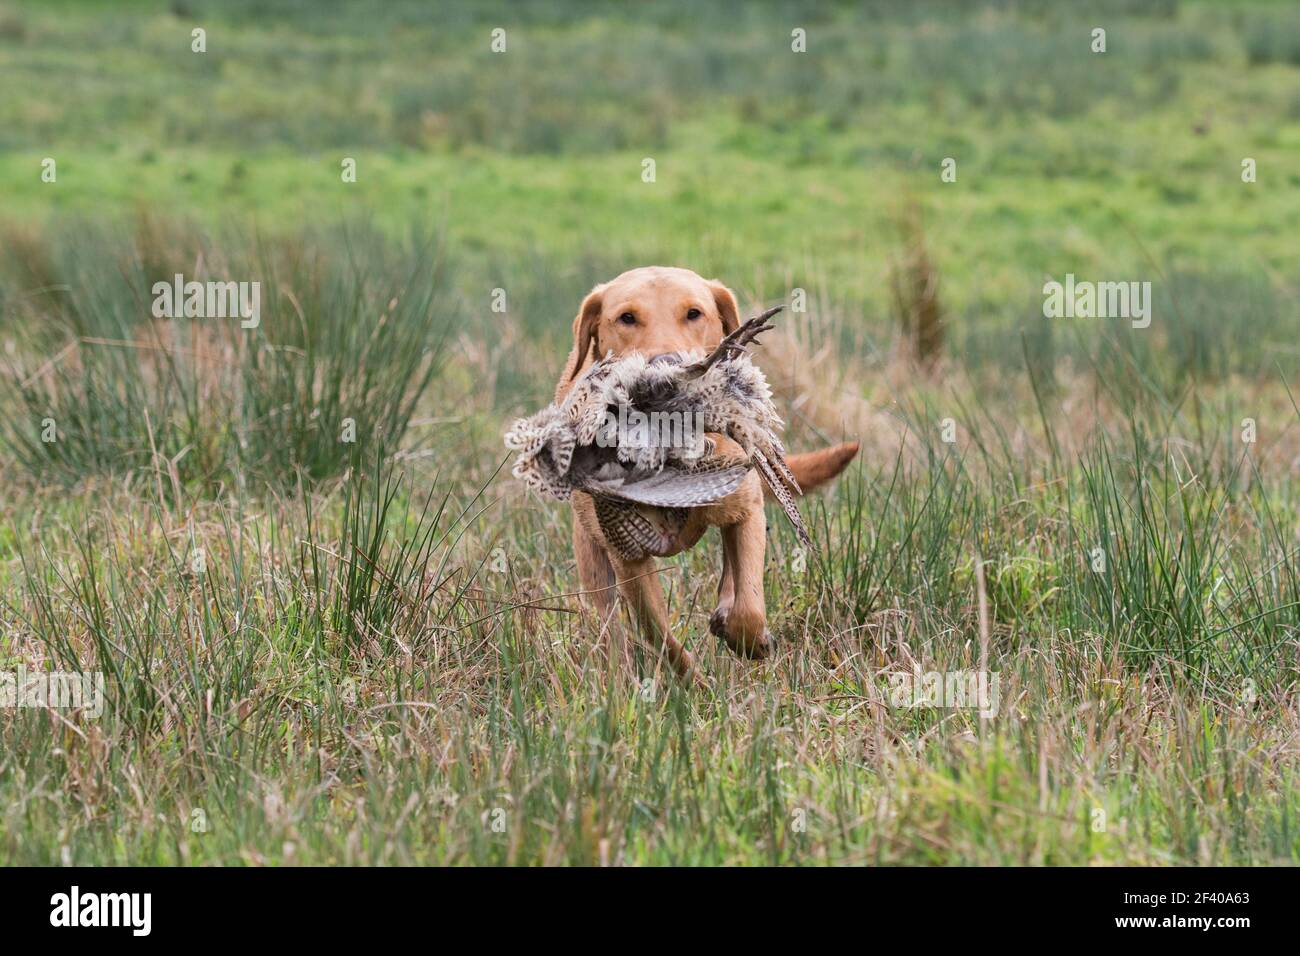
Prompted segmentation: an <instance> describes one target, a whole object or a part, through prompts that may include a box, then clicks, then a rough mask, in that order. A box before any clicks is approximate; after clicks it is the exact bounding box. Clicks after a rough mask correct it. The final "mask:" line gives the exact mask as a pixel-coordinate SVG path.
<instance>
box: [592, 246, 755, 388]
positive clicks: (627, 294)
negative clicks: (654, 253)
mask: <svg viewBox="0 0 1300 956" xmlns="http://www.w3.org/2000/svg"><path fill="white" fill-rule="evenodd" d="M739 324H740V317H739V315H738V313H737V309H736V297H735V296H734V295H733V294H732V292H731V290H730V289H728V288H727V287H726V286H725V285H723V284H722V283H721V282H714V281H712V280H709V279H702V278H700V276H698V275H696V274H695V273H694V272H692V271H691V270H690V269H675V268H669V267H665V266H647V267H645V268H641V269H632V270H630V271H628V272H624V273H623V274H622V275H621V276H619V277H618V278H616V279H612V280H611V281H609V282H606V283H604V284H603V285H598V286H596V288H594V289H592V290H591V292H590V293H589V294H588V295H587V297H586V298H585V299H583V301H582V308H580V309H579V310H578V316H577V318H575V319H574V320H573V344H574V349H575V353H574V354H575V361H574V363H573V367H572V370H571V372H570V376H569V377H570V378H571V379H572V378H573V377H576V376H577V374H578V372H579V371H580V370H581V369H582V366H583V365H584V364H585V363H586V359H587V356H588V354H589V353H591V354H592V355H593V357H594V358H596V359H601V358H604V357H605V355H607V354H608V353H610V352H613V353H614V355H615V356H616V357H622V356H625V355H632V354H640V355H644V356H645V357H646V358H648V359H655V358H658V357H659V356H675V355H679V354H681V353H684V352H690V351H703V352H708V351H712V349H713V348H715V347H716V346H717V344H718V343H719V342H720V341H722V337H723V336H724V335H726V334H727V333H728V332H732V331H734V330H735V329H736V327H737V326H738V325H739Z"/></svg>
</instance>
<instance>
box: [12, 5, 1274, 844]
mask: <svg viewBox="0 0 1300 956" xmlns="http://www.w3.org/2000/svg"><path fill="white" fill-rule="evenodd" d="M254 7H255V5H253V4H248V3H233V2H232V3H202V2H199V0H178V2H176V3H173V4H170V5H168V4H162V3H149V2H140V3H133V4H129V5H126V6H124V7H121V6H120V7H118V8H117V11H116V12H115V13H110V12H109V11H107V10H106V9H102V8H100V7H98V6H96V5H90V4H83V3H56V4H49V5H46V4H41V5H37V4H27V3H23V4H12V3H10V4H7V5H5V6H4V7H3V9H0V75H3V76H4V78H5V83H4V85H5V88H6V90H7V91H8V90H16V91H18V92H17V95H13V96H6V97H4V98H3V100H0V182H3V183H4V187H5V193H4V203H3V206H2V207H0V369H3V372H0V437H2V438H3V440H2V441H0V472H2V473H3V474H4V480H5V494H4V498H3V500H2V501H0V672H5V671H12V670H16V669H17V668H18V667H19V666H20V665H21V666H24V667H28V668H33V669H36V668H45V669H70V670H88V671H100V672H103V673H104V674H105V678H106V709H105V712H104V714H103V715H102V716H101V717H100V718H98V719H90V718H89V717H88V716H87V715H85V714H78V713H69V712H49V711H44V710H33V709H26V708H18V709H4V710H0V823H2V824H3V826H0V862H4V863H19V864H21V863H36V864H44V863H59V862H70V863H78V864H121V863H164V864H172V863H188V864H199V865H237V864H247V865H259V864H279V863H303V864H325V863H361V864H397V863H450V864H472V863H508V864H558V863H569V864H601V863H610V864H669V863H673V864H689V863H709V864H773V863H775V864H821V863H857V864H864V863H865V864H898V863H902V864H957V863H977V864H1104V865H1105V864H1173V863H1183V864H1280V863H1281V864H1291V863H1295V862H1297V860H1298V858H1300V834H1298V833H1297V830H1296V823H1295V818H1296V808H1297V802H1298V798H1300V780H1298V778H1297V771H1298V770H1300V768H1298V767H1297V764H1296V760H1295V757H1294V753H1293V751H1294V747H1293V746H1292V740H1291V738H1292V736H1293V728H1294V695H1295V691H1296V681H1297V673H1296V663H1295V648H1296V635H1297V633H1300V580H1298V575H1300V540H1298V539H1297V534H1296V530H1295V529H1296V523H1297V517H1298V516H1300V480H1298V479H1297V470H1296V469H1297V465H1296V462H1297V461H1300V443H1298V442H1297V435H1300V410H1298V409H1297V406H1296V403H1295V401H1294V399H1293V391H1294V385H1293V384H1292V382H1293V380H1294V377H1295V375H1294V373H1295V371H1296V355H1297V352H1296V349H1295V346H1294V339H1295V337H1296V334H1297V333H1298V332H1300V324H1298V323H1297V316H1296V309H1295V305H1296V300H1297V291H1298V289H1297V275H1296V271H1295V254H1294V249H1293V246H1294V223H1295V222H1296V221H1300V173H1298V172H1297V171H1296V170H1295V169H1294V168H1293V166H1294V163H1293V162H1292V157H1293V155H1294V154H1295V151H1296V148H1297V146H1300V123H1298V122H1297V120H1298V119H1300V100H1297V97H1296V93H1295V90H1296V89H1297V88H1298V87H1297V80H1300V63H1297V60H1296V57H1295V56H1294V55H1293V52H1294V51H1293V49H1292V48H1293V47H1295V45H1296V42H1295V41H1296V37H1300V20H1298V18H1297V17H1296V16H1295V15H1294V13H1293V12H1292V11H1291V10H1290V8H1289V7H1288V6H1286V5H1285V4H1281V3H1276V4H1274V3H1241V4H1232V5H1217V4H1215V5H1211V4H1201V3H1174V2H1155V3H1136V2H1118V0H1117V2H1110V3H1105V4H1101V5H1099V6H1098V7H1097V8H1096V9H1095V10H1094V11H1091V12H1089V13H1087V14H1084V13H1079V12H1077V11H1076V10H1075V9H1074V7H1073V6H1072V5H1057V4H1052V3H1047V2H1033V3H1019V4H1014V5H1013V4H1004V3H989V4H981V5H966V4H962V5H958V4H950V3H942V2H935V3H921V4H915V3H909V4H901V3H900V4H897V5H895V4H886V3H877V4H869V5H867V6H865V7H862V6H858V5H848V4H844V5H841V4H827V5H823V6H819V7H818V8H817V9H816V10H815V11H812V12H810V11H809V9H808V8H807V7H806V5H788V6H787V5H784V4H778V3H758V4H746V5H744V7H743V8H739V10H738V11H737V12H723V11H721V10H715V9H712V8H705V9H701V8H700V7H699V5H697V4H687V3H685V2H682V3H676V2H670V3H662V4H653V5H638V7H637V8H636V9H635V11H633V10H631V9H629V10H622V9H618V10H615V9H612V8H609V7H607V6H606V5H603V4H602V5H590V4H585V3H579V2H566V3H560V2H553V3H543V4H529V5H527V6H525V7H517V6H516V5H499V6H498V5H494V4H442V5H439V7H438V9H437V11H436V12H430V10H428V9H426V8H425V7H423V5H416V4H406V3H390V4H384V5H383V6H382V7H381V8H379V10H378V12H376V11H375V10H373V9H371V8H370V7H369V5H367V8H366V9H365V10H364V11H363V10H362V9H361V8H359V7H352V6H349V5H344V4H323V5H322V4H306V3H301V4H296V3H291V4H283V5H276V9H275V10H274V11H273V12H271V13H269V14H268V13H264V12H263V13H259V12H258V11H256V10H255V9H254ZM1095 18H1100V22H1103V23H1104V25H1105V26H1106V28H1107V30H1108V44H1109V46H1108V52H1107V53H1106V54H1105V59H1101V58H1097V57H1095V56H1094V55H1093V54H1090V53H1087V42H1088V35H1089V30H1090V29H1091V27H1092V26H1093V25H1095V23H1094V19H1095ZM194 24H201V25H203V26H204V27H205V28H206V29H207V30H208V43H209V52H208V53H207V54H204V55H202V56H200V55H196V54H191V53H190V52H189V48H188V43H189V30H190V28H191V26H192V25H194ZM498 25H503V26H505V27H507V29H508V32H509V36H510V41H509V42H510V52H509V53H508V54H507V55H505V56H504V57H496V58H494V57H493V56H492V55H491V54H490V53H489V52H488V51H487V40H488V31H489V30H490V29H491V28H492V27H494V26H498ZM795 26H803V27H805V28H806V29H807V30H808V34H809V38H810V52H809V53H808V54H806V55H804V56H797V55H794V54H791V53H789V35H790V30H791V29H792V28H793V27H795ZM973 51H978V55H974V52H973ZM45 156H54V157H56V158H57V160H58V181H57V182H56V183H53V184H46V183H42V182H41V181H40V160H41V158H43V157H45ZM344 156H352V157H355V158H356V159H357V160H358V169H359V178H358V182H357V183H355V184H345V183H343V182H342V181H341V179H340V176H339V161H340V159H341V158H342V157H344ZM646 156H651V157H653V158H655V159H656V161H657V168H658V179H657V182H655V183H653V184H647V183H644V182H642V181H641V179H640V172H641V160H642V158H644V157H646ZM945 156H954V157H956V158H957V159H958V181H957V182H956V183H952V184H944V183H941V182H940V179H939V161H940V160H941V159H942V158H943V157H945ZM1243 156H1251V157H1254V158H1255V159H1256V160H1257V161H1258V164H1259V181H1258V182H1257V183H1255V184H1250V185H1247V184H1243V183H1242V182H1241V180H1240V161H1241V158H1242V157H1243ZM916 211H919V212H920V214H921V216H920V221H921V222H922V224H923V225H922V226H921V231H920V233H919V235H921V236H923V238H924V242H925V247H926V250H927V253H928V255H929V258H930V260H931V262H932V263H933V268H934V274H933V276H932V278H935V279H937V281H938V282H939V286H938V300H939V302H940V304H941V307H942V313H943V318H944V341H945V345H944V349H943V352H942V354H941V355H940V356H939V357H938V359H937V361H936V364H935V366H934V367H933V368H932V369H931V370H929V371H928V372H926V373H922V372H920V371H918V370H917V369H916V368H915V367H913V366H912V365H911V364H909V362H908V360H907V359H906V358H905V357H904V356H905V355H906V352H907V349H906V348H905V343H904V342H903V341H902V333H901V331H900V328H899V321H898V318H897V316H895V315H894V305H893V300H892V296H891V292H890V289H891V281H892V280H893V279H894V278H895V277H896V272H897V270H899V269H904V270H905V269H907V268H908V266H907V265H906V263H907V262H909V261H912V260H910V259H909V257H908V255H907V252H908V248H907V243H908V242H911V241H915V238H916V234H914V233H912V232H909V228H908V227H907V225H906V223H907V222H908V221H909V218H908V217H909V216H911V215H912V214H913V213H914V212H916ZM650 262H671V263H675V264H682V265H687V266H690V267H692V268H695V269H697V270H698V271H700V272H702V273H706V274H709V275H716V276H718V277H719V278H721V279H722V280H723V281H725V282H727V283H728V284H729V285H731V286H733V287H734V288H736V289H737V291H738V292H739V293H740V296H741V298H742V299H743V300H744V303H743V304H744V305H745V307H746V308H748V307H749V306H751V305H754V304H756V303H758V302H768V303H773V302H776V301H786V300H788V299H789V297H790V296H791V295H792V292H793V290H794V289H795V288H802V289H805V290H806V291H807V293H808V301H809V309H808V311H807V312H805V313H798V312H795V311H793V310H791V311H788V312H787V313H785V314H783V316H782V318H781V320H780V325H779V328H778V329H777V330H776V331H775V333H774V336H773V337H772V338H771V340H770V341H769V343H768V345H767V347H766V348H765V349H764V350H762V351H761V352H760V353H759V360H760V362H761V364H763V366H764V367H765V369H766V370H767V371H768V373H769V376H770V378H771V380H772V381H773V383H774V385H775V387H776V392H777V396H778V399H779V401H780V403H781V406H782V410H783V413H785V414H786V415H787V417H788V420H789V422H790V425H789V429H788V438H789V444H790V445H791V446H792V447H793V448H794V449H795V450H803V449H805V448H808V447H812V446H815V445H818V444H822V443H825V442H828V441H832V440H836V439H838V438H839V437H840V436H852V437H857V438H859V439H861V440H862V442H863V453H862V455H861V457H860V460H859V462H858V463H857V464H856V465H855V466H854V469H853V471H852V472H851V473H850V474H847V475H846V476H844V477H843V478H842V479H841V480H840V482H839V483H837V484H836V485H835V486H834V487H833V488H832V489H831V490H830V491H829V492H827V493H825V494H823V495H820V496H817V497H813V498H810V499H808V500H807V501H806V502H805V505H804V512H805V516H806V518H807V520H808V524H809V526H810V528H812V529H813V532H814V537H815V539H816V541H817V550H816V552H815V553H814V554H810V555H803V554H800V553H799V552H798V550H797V548H796V541H795V539H794V536H793V534H792V532H791V531H790V529H789V528H788V527H787V526H786V525H785V524H784V523H782V522H781V521H779V520H778V519H779V515H778V514H777V513H776V512H775V511H773V513H772V514H771V515H770V516H769V518H770V520H769V528H770V531H769V544H768V569H767V574H766V582H767V604H768V608H769V614H770V618H771V620H770V624H771V627H772V630H773V631H774V633H775V634H776V635H777V636H778V637H779V639H780V645H779V650H778V652H777V653H776V655H775V656H774V657H773V658H772V659H770V660H768V661H766V662H763V663H760V664H754V663H749V662H745V661H740V660H737V659H735V658H733V657H732V656H731V655H729V654H728V653H727V651H726V650H725V648H724V647H722V646H721V645H720V644H718V642H716V641H715V640H714V639H713V638H712V637H711V636H709V634H708V631H707V627H706V621H707V617H708V612H709V611H710V610H711V609H712V606H713V604H712V602H713V599H714V592H715V587H716V579H717V574H718V571H719V567H718V562H719V559H718V547H717V541H716V536H712V535H711V536H710V537H709V538H706V540H705V542H704V546H701V547H699V548H697V549H695V550H693V551H691V552H690V553H688V554H686V555H683V556H681V557H679V558H676V559H673V560H671V561H667V562H665V563H664V570H663V572H662V574H663V578H664V584H665V590H666V591H667V593H668V595H669V602H670V609H671V614H672V616H673V620H674V624H675V627H676V629H677V631H678V633H679V634H680V635H681V636H682V638H683V639H684V640H685V642H686V643H687V645H688V646H689V647H690V648H691V650H692V651H693V652H695V653H696V654H697V655H698V658H699V660H700V664H701V670H702V672H703V673H704V675H705V680H706V686H705V687H703V688H700V689H694V690H687V689H685V688H682V687H679V686H678V685H677V684H676V683H675V682H674V681H673V680H672V679H671V677H670V675H669V674H668V673H667V672H666V671H665V670H664V668H663V666H662V664H661V663H660V662H659V661H658V660H657V659H656V658H655V657H654V656H653V655H652V654H650V653H649V652H648V651H646V650H645V649H644V648H639V645H638V649H637V650H636V651H635V653H634V654H633V659H632V661H631V663H629V664H622V663H614V664H611V662H610V660H609V659H608V657H607V655H606V653H605V651H604V648H605V640H606V638H605V637H603V636H602V635H601V634H600V633H599V628H598V627H597V623H596V622H595V621H593V620H592V619H591V618H590V616H589V614H587V613H586V612H585V611H584V609H583V605H582V602H581V601H580V600H579V599H578V598H577V596H576V595H575V593H574V592H575V591H577V589H578V583H577V577H576V574H575V572H574V569H573V566H572V555H571V550H570V545H569V540H570V534H569V520H570V519H569V516H568V514H567V509H565V508H563V507H561V506H558V505H555V504H552V503H546V502H539V501H536V500H530V499H529V498H527V497H526V496H525V495H524V494H523V492H522V489H520V488H519V487H518V486H517V485H516V483H514V482H513V481H511V480H510V479H509V477H508V466H506V467H503V462H504V459H505V452H504V450H503V448H502V446H501V443H500V442H501V434H502V431H503V430H504V428H505V425H506V424H507V422H508V421H509V420H510V419H511V418H512V417H513V416H514V415H517V414H519V413H522V412H525V411H531V410H532V409H534V408H535V407H537V406H538V405H539V404H540V403H542V402H544V401H546V400H547V399H548V398H549V396H550V393H551V389H552V388H553V386H554V378H555V376H556V374H558V371H559V369H560V366H561V364H562V361H563V357H564V355H565V354H566V353H567V349H568V347H569V343H568V335H569V322H570V320H571V318H572V315H573V313H574V310H575V309H576V307H577V304H578V302H579V301H580V299H581V296H582V294H583V293H584V292H585V291H586V290H587V289H589V288H590V287H591V285H592V284H593V283H595V282H597V281H600V280H602V279H606V278H609V277H610V276H611V275H613V274H615V273H617V272H618V271H621V270H622V269H623V268H626V267H628V266H631V265H637V264H646V263H650ZM175 272H182V273H185V274H186V276H187V278H190V277H193V278H200V279H201V278H204V277H207V276H212V277H222V278H231V279H237V280H238V279H244V280H252V279H257V280H259V281H261V282H262V283H263V295H262V302H263V315H262V323H261V325H260V327H259V328H258V329H256V330H243V329H240V328H239V326H238V323H237V322H236V321H234V320H219V319H218V320H211V319H208V320H193V319H183V318H182V319H176V320H155V319H154V318H152V316H151V315H150V310H149V304H150V291H149V290H150V287H151V285H152V283H153V282H154V281H158V280H160V279H168V278H170V276H171V275H172V274H174V273H175ZM1066 272H1073V273H1074V274H1075V275H1076V276H1079V277H1080V278H1091V279H1134V280H1149V281H1151V282H1152V283H1153V287H1154V290H1155V311H1154V321H1153V323H1152V326H1151V328H1149V329H1145V330H1137V329H1132V328H1131V327H1130V326H1129V324H1128V323H1127V322H1125V321H1123V320H1094V321H1087V320H1047V319H1044V318H1043V317H1042V311H1041V310H1042V292H1041V290H1042V284H1043V282H1044V281H1045V279H1046V278H1047V277H1049V276H1050V277H1053V278H1057V279H1060V278H1062V277H1063V276H1064V274H1065V273H1066ZM907 278H908V279H909V280H911V279H916V278H918V277H916V276H908V277H907ZM919 278H921V279H925V278H927V277H926V276H920V277H919ZM497 288H500V289H503V290H505V292H506V295H507V300H508V308H507V310H506V311H505V312H504V313H501V312H494V311H492V309H491V297H492V291H493V290H494V289H497ZM349 417H351V418H355V419H356V421H357V424H358V429H357V435H358V441H356V442H347V441H343V440H341V437H342V434H343V420H344V419H345V418H349ZM45 418H53V419H54V420H55V421H56V423H57V428H58V435H59V440H58V441H57V442H54V443H52V444H51V443H47V442H43V441H41V440H40V429H41V423H42V421H43V419H45ZM1245 419H1250V420H1251V421H1252V422H1253V423H1254V428H1255V430H1256V432H1257V441H1255V442H1253V443H1246V442H1243V440H1242V430H1243V427H1244V426H1243V420H1245ZM949 428H950V429H951V434H952V438H953V441H951V442H948V441H945V440H944V434H945V431H947V430H948V429H949ZM981 608H983V609H984V611H983V612H982V611H981ZM627 636H628V635H627V634H626V629H625V626H624V625H623V624H620V625H619V627H617V628H616V629H615V633H614V637H615V638H616V639H617V638H626V637H627ZM616 660H617V658H616ZM985 661H986V662H987V669H988V670H990V671H993V672H996V673H997V674H998V676H999V696H998V702H997V703H998V706H997V713H996V714H995V715H992V716H989V717H980V716H979V715H978V714H977V713H975V712H974V711H970V710H955V709H940V708H934V707H918V708H907V707H901V706H898V705H897V704H896V703H892V702H891V700H890V678H891V675H895V674H898V673H910V672H911V671H912V669H913V668H919V669H920V670H922V671H926V672H939V673H948V672H954V671H972V670H977V669H980V668H982V667H984V666H985V664H984V663H983V662H985Z"/></svg>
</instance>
